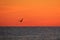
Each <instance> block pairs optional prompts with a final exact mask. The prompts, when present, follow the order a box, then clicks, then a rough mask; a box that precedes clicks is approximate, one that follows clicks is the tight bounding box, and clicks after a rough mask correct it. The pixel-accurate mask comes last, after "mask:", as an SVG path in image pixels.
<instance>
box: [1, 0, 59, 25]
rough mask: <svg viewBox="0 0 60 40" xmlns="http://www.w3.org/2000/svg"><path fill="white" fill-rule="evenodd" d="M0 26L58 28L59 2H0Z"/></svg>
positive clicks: (35, 0) (8, 0)
mask: <svg viewBox="0 0 60 40" xmlns="http://www.w3.org/2000/svg"><path fill="white" fill-rule="evenodd" d="M21 18H23V19H24V20H23V22H22V23H20V22H19V20H20V19H21ZM0 26H60V0H0Z"/></svg>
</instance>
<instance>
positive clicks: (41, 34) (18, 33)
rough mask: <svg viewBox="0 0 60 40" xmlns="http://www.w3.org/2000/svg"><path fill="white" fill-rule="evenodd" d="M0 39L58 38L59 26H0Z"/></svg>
mask: <svg viewBox="0 0 60 40" xmlns="http://www.w3.org/2000/svg"><path fill="white" fill-rule="evenodd" d="M0 40H60V27H38V26H35V27H13V26H12V27H0Z"/></svg>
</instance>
